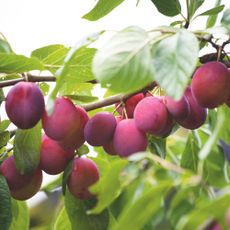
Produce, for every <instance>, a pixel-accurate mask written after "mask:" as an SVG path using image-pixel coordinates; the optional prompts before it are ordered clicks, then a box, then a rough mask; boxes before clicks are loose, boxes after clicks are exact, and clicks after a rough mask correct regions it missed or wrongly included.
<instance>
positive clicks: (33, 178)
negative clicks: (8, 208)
mask: <svg viewBox="0 0 230 230" xmlns="http://www.w3.org/2000/svg"><path fill="white" fill-rule="evenodd" d="M0 173H1V174H2V175H3V176H4V177H5V178H6V181H7V184H8V186H9V189H10V193H11V196H12V197H13V198H14V199H16V200H27V199H29V198H31V197H32V196H34V195H35V194H36V193H37V192H38V191H39V189H40V187H41V183H42V171H41V170H40V169H36V170H35V171H34V172H31V173H29V174H26V175H22V174H20V173H19V171H18V170H17V169H16V165H15V162H14V157H13V156H10V157H8V158H6V159H5V160H4V161H3V163H2V164H1V166H0Z"/></svg>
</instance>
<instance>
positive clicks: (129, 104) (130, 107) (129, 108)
mask: <svg viewBox="0 0 230 230" xmlns="http://www.w3.org/2000/svg"><path fill="white" fill-rule="evenodd" d="M143 98H144V94H143V93H138V94H135V95H133V96H132V97H130V98H129V99H127V100H126V101H125V110H126V113H127V117H128V118H133V113H134V109H135V107H136V105H137V104H138V102H139V101H141V100H142V99H143ZM119 104H120V103H116V104H115V107H116V110H117V112H118V113H119V114H120V115H122V106H119V107H118V105H119Z"/></svg>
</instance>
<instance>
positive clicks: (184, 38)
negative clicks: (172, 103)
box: [153, 29, 199, 99]
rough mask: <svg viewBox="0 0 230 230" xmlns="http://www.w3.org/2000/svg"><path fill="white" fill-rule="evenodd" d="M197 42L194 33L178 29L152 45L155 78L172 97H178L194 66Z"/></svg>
mask: <svg viewBox="0 0 230 230" xmlns="http://www.w3.org/2000/svg"><path fill="white" fill-rule="evenodd" d="M198 52H199V43H198V41H197V38H196V37H195V35H194V34H192V33H190V32H189V31H187V30H184V29H182V30H180V31H179V32H178V33H176V34H175V35H173V36H171V37H168V38H166V39H164V40H162V41H161V42H159V43H158V44H157V45H156V46H155V47H153V64H154V67H155V79H156V81H157V82H158V83H159V84H160V86H161V87H162V88H163V89H164V90H165V91H166V94H167V95H169V96H172V97H173V98H174V99H180V98H181V97H182V95H183V93H184V90H185V88H186V87H187V84H188V82H189V80H190V78H191V75H192V73H193V71H194V69H195V67H196V63H197V58H198Z"/></svg>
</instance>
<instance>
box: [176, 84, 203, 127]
mask: <svg viewBox="0 0 230 230" xmlns="http://www.w3.org/2000/svg"><path fill="white" fill-rule="evenodd" d="M185 97H186V99H187V100H188V103H189V107H190V111H189V114H188V117H187V118H186V119H185V120H183V121H178V123H179V124H180V125H181V126H182V127H184V128H186V129H197V128H199V127H200V126H201V125H203V124H204V123H205V120H206V117H207V109H205V108H203V107H201V106H200V105H199V104H198V103H197V101H196V99H195V98H194V97H193V95H192V91H191V88H190V87H188V88H187V89H186V90H185Z"/></svg>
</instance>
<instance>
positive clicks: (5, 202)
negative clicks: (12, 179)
mask: <svg viewBox="0 0 230 230" xmlns="http://www.w3.org/2000/svg"><path fill="white" fill-rule="evenodd" d="M11 220H12V210H11V196H10V191H9V188H8V185H7V182H6V180H5V178H4V177H3V176H2V175H0V226H1V227H0V228H1V230H8V229H9V226H10V223H11Z"/></svg>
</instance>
